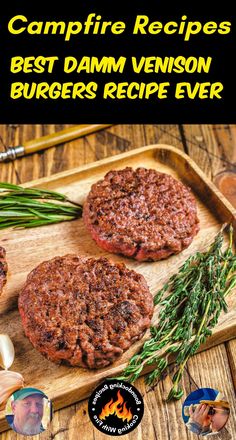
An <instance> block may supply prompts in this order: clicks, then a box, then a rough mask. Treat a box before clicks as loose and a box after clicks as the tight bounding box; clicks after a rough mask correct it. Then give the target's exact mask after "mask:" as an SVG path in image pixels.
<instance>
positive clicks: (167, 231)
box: [83, 167, 199, 261]
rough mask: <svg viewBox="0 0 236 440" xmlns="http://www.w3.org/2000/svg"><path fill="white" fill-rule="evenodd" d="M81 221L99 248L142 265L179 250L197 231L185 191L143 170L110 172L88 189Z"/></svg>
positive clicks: (192, 203) (193, 208) (172, 181)
mask: <svg viewBox="0 0 236 440" xmlns="http://www.w3.org/2000/svg"><path fill="white" fill-rule="evenodd" d="M83 219H84V222H85V224H86V226H87V228H88V230H89V231H90V233H91V235H92V238H93V239H94V240H95V241H96V242H97V244H98V245H99V246H100V247H101V248H103V249H105V250H106V251H109V252H114V253H121V254H123V255H125V256H128V257H132V258H135V259H136V260H143V261H145V260H151V261H152V260H161V259H163V258H167V257H168V256H169V255H171V254H176V253H178V252H180V251H182V249H184V248H186V247H188V246H189V245H190V243H191V242H192V240H193V237H194V236H195V235H196V234H197V232H198V231H199V220H198V217H197V207H196V202H195V199H194V197H193V195H192V193H191V191H190V189H189V188H187V187H186V186H184V185H183V184H182V183H181V182H179V181H177V180H176V179H174V178H173V177H172V176H170V175H168V174H165V173H159V172H158V171H156V170H152V169H145V168H138V169H136V170H133V169H132V168H130V167H127V168H125V169H123V170H119V171H110V172H109V173H107V174H106V175H105V177H104V179H103V180H100V181H98V182H97V183H95V184H94V185H92V188H91V191H90V192H89V194H88V197H87V200H86V201H85V203H84V207H83Z"/></svg>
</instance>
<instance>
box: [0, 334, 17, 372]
mask: <svg viewBox="0 0 236 440" xmlns="http://www.w3.org/2000/svg"><path fill="white" fill-rule="evenodd" d="M14 358H15V349H14V345H13V343H12V340H11V339H10V337H9V336H8V335H6V334H0V366H1V367H2V368H4V369H5V370H7V369H8V368H10V366H11V365H12V364H13V361H14Z"/></svg>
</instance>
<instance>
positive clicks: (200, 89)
mask: <svg viewBox="0 0 236 440" xmlns="http://www.w3.org/2000/svg"><path fill="white" fill-rule="evenodd" d="M75 5H76V7H75ZM126 6H127V5H126ZM126 6H125V5H122V4H117V3H116V4H115V5H114V3H112V4H111V3H107V2H102V1H97V2H86V4H84V2H83V3H82V2H77V3H76V4H75V3H74V2H73V3H72V2H70V1H67V2H66V3H63V4H62V5H57V6H56V7H55V9H54V10H49V5H47V7H46V6H44V5H43V4H41V3H38V4H37V8H36V7H34V8H33V7H32V6H31V7H30V3H29V4H26V3H25V2H20V3H18V4H17V6H16V5H14V4H12V3H11V5H10V6H9V8H7V7H6V8H5V11H4V14H2V16H1V18H0V39H1V55H0V72H1V86H0V123H71V124H74V123H108V122H111V123H170V124H171V123H221V124H222V123H235V111H234V106H233V104H234V102H235V98H236V91H235V89H236V88H235V84H234V81H233V77H234V75H233V66H234V64H235V60H234V53H235V41H234V39H235V18H234V14H233V11H232V9H233V6H232V5H231V6H230V5H228V4H227V2H226V3H225V2H224V4H221V6H220V7H218V8H217V7H216V6H215V5H214V6H212V9H210V10H208V11H206V9H205V6H204V4H203V5H201V3H199V2H196V3H195V5H194V7H193V6H192V5H191V7H190V6H189V5H185V4H184V2H178V4H177V5H176V4H175V6H173V5H171V6H170V4H167V2H165V4H164V2H155V3H153V2H152V3H150V2H148V1H145V2H136V3H135V5H132V9H131V11H130V12H128V11H127V8H126Z"/></svg>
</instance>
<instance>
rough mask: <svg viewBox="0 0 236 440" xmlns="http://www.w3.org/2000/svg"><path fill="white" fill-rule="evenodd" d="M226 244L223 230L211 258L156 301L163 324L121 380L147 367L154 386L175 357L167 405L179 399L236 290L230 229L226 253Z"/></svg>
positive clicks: (187, 269)
mask: <svg viewBox="0 0 236 440" xmlns="http://www.w3.org/2000/svg"><path fill="white" fill-rule="evenodd" d="M223 240H224V238H223V229H222V230H221V231H220V232H219V234H218V235H217V236H216V237H215V240H214V242H213V243H212V244H211V246H210V248H209V249H208V251H207V252H204V253H200V252H197V253H196V254H195V255H193V256H191V257H189V258H188V259H187V260H186V261H185V263H184V264H183V265H182V266H181V267H180V269H179V272H178V273H177V274H175V275H173V276H172V277H171V278H170V279H169V281H168V282H167V283H166V284H165V285H164V287H163V288H162V289H161V290H160V291H159V292H158V293H157V294H156V295H155V298H154V304H155V305H157V304H158V303H159V304H160V306H161V310H160V313H159V324H158V325H157V326H152V327H151V328H150V331H151V338H150V339H149V340H147V341H146V342H145V343H144V345H143V347H142V349H141V351H140V352H139V353H138V354H136V355H134V356H133V357H132V358H131V360H130V362H129V364H128V366H127V367H126V368H125V370H124V372H123V375H122V376H121V377H119V378H118V379H119V380H126V381H130V382H134V381H135V380H136V379H137V378H138V377H139V375H140V374H141V372H142V370H143V368H144V367H145V366H147V365H151V364H154V366H155V368H154V370H153V371H152V372H151V373H150V374H149V375H148V376H147V377H146V382H147V383H148V384H149V385H154V384H155V383H157V381H158V380H159V379H161V377H163V374H164V373H165V372H166V370H167V367H168V361H169V357H170V355H171V354H173V353H175V356H176V357H175V363H174V367H175V370H176V371H175V374H174V376H173V378H172V380H173V386H172V389H171V391H170V393H169V395H168V398H167V400H171V399H180V398H181V396H182V395H183V390H182V388H181V386H180V381H181V378H182V375H183V372H184V368H185V366H186V364H187V362H188V360H189V358H190V357H191V356H192V355H193V354H194V353H195V352H196V351H197V350H198V349H199V347H200V345H201V344H202V343H204V342H205V341H206V339H207V337H208V336H210V335H211V333H212V329H213V327H215V325H216V324H217V322H218V318H219V316H220V313H221V311H224V312H227V304H226V301H225V298H226V296H227V295H228V294H229V293H230V291H231V290H232V289H233V287H235V286H236V274H235V271H236V255H235V254H234V252H233V228H232V226H230V229H229V245H228V248H227V249H226V251H223V250H222V246H223ZM164 295H166V296H165V297H164ZM163 297H164V299H163ZM160 301H161V302H160Z"/></svg>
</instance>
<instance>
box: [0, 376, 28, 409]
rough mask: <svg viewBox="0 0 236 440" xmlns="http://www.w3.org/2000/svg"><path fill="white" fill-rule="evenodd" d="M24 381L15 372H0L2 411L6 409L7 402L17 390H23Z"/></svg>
mask: <svg viewBox="0 0 236 440" xmlns="http://www.w3.org/2000/svg"><path fill="white" fill-rule="evenodd" d="M23 386H24V379H23V376H21V374H20V373H16V372H15V371H7V370H3V371H0V410H3V409H5V406H6V403H7V400H8V399H9V397H10V396H11V395H12V393H14V392H15V391H16V390H19V389H20V388H23Z"/></svg>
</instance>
